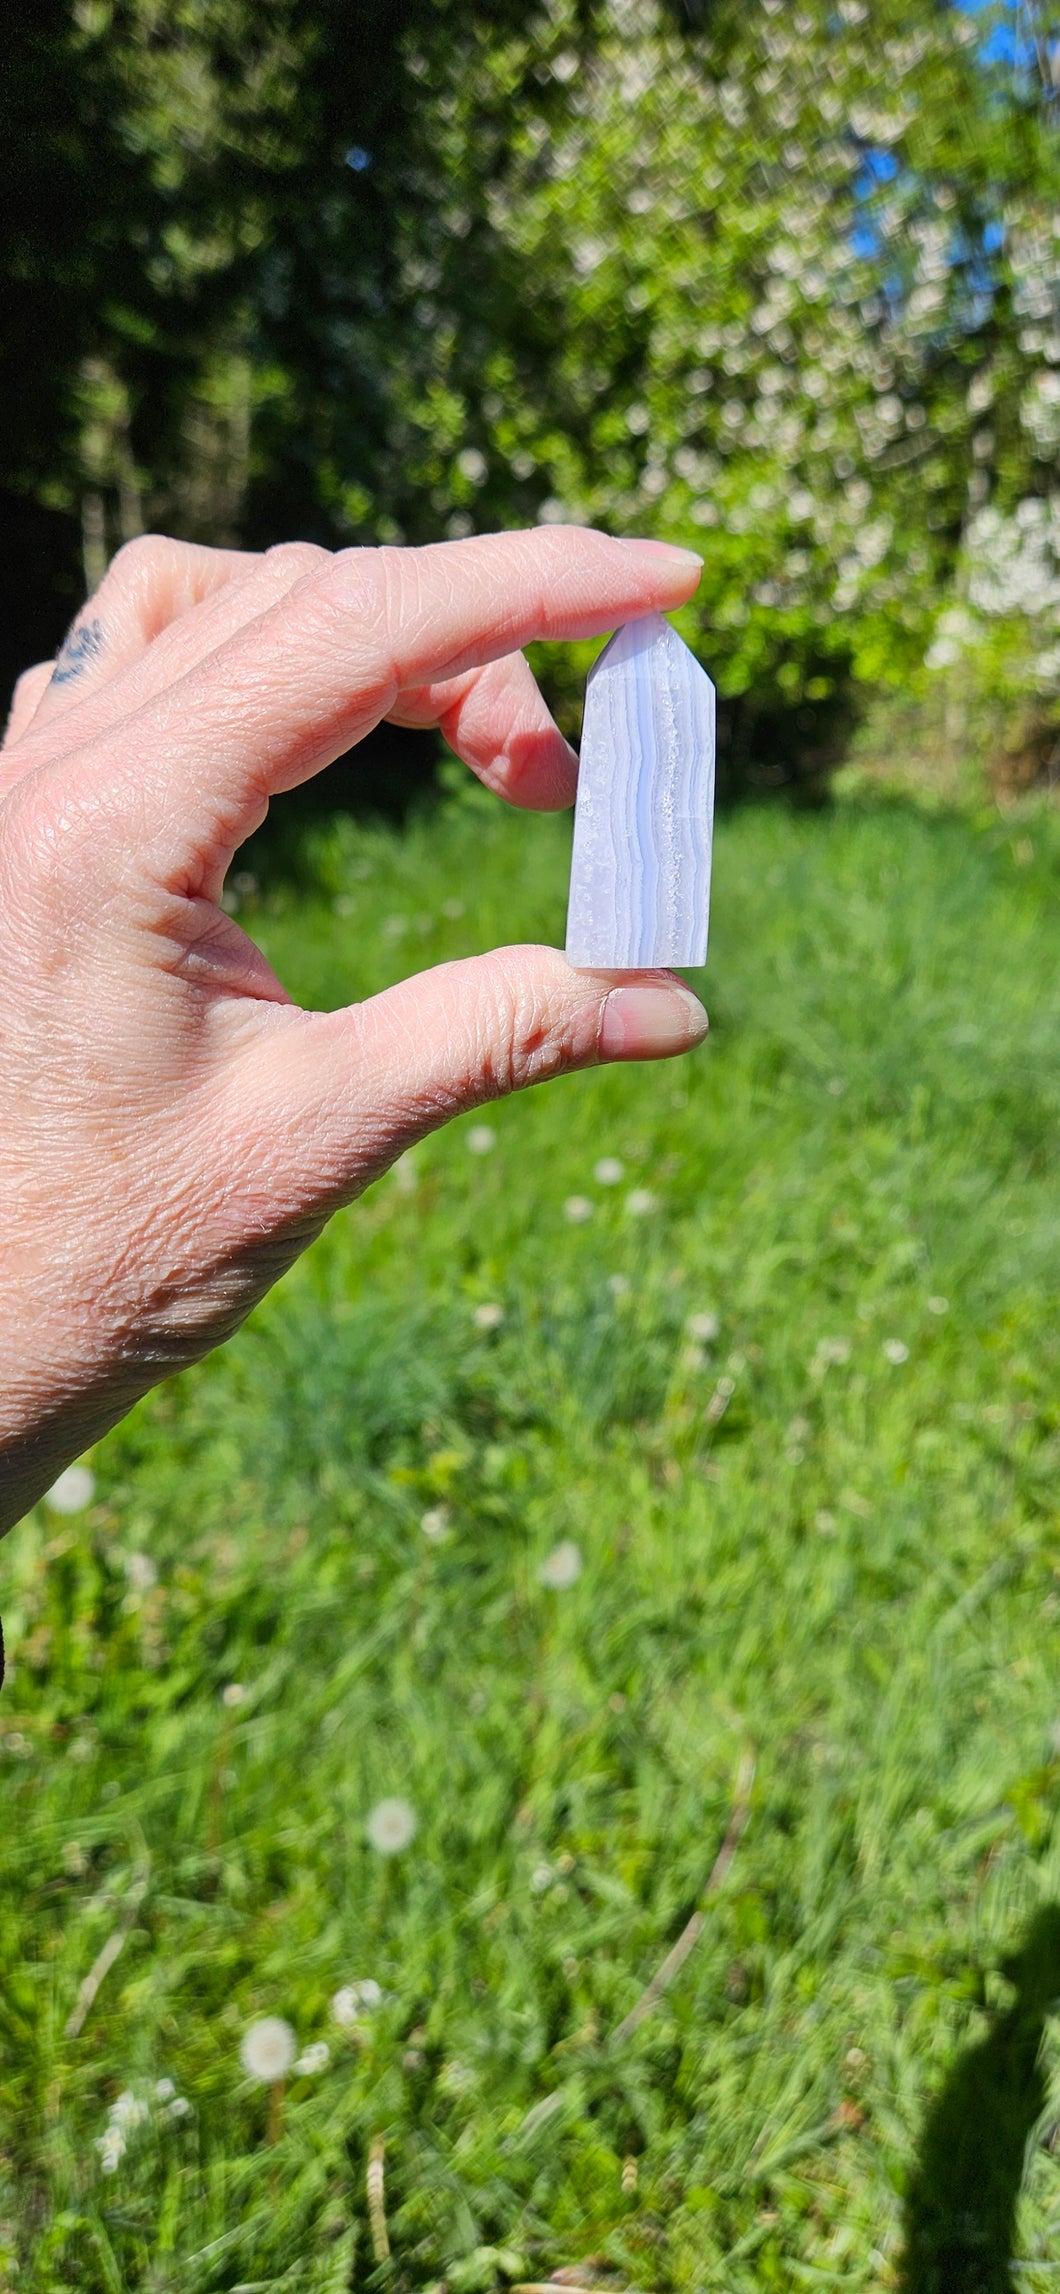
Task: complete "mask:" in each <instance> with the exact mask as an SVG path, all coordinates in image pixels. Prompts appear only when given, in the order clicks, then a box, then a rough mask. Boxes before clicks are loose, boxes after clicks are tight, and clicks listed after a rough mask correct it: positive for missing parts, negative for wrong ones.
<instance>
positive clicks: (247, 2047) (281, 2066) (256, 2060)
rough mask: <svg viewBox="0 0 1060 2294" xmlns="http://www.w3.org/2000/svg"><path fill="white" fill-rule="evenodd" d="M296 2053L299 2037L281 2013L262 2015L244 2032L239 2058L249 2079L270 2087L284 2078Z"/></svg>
mask: <svg viewBox="0 0 1060 2294" xmlns="http://www.w3.org/2000/svg"><path fill="white" fill-rule="evenodd" d="M297 2053H298V2041H297V2039H296V2038H295V2035H294V2032H293V2031H292V2029H291V2026H290V2024H289V2023H285V2022H284V2020H283V2017H282V2015H263V2016H262V2017H261V2019H260V2021H259V2022H257V2023H251V2024H249V2025H248V2027H247V2029H246V2031H244V2033H243V2039H242V2044H241V2046H240V2049H239V2060H240V2062H241V2063H242V2065H243V2069H244V2071H245V2072H246V2074H247V2077H248V2078H249V2079H258V2080H260V2082H261V2084H262V2085H263V2086H266V2087H271V2086H273V2085H274V2084H275V2082H276V2080H277V2079H284V2078H286V2076H287V2073H288V2071H289V2070H290V2068H291V2065H292V2063H293V2062H294V2059H295V2056H296V2055H297Z"/></svg>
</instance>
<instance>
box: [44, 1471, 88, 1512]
mask: <svg viewBox="0 0 1060 2294" xmlns="http://www.w3.org/2000/svg"><path fill="white" fill-rule="evenodd" d="M95 1494H96V1477H95V1474H94V1473H93V1471H92V1468H91V1466H67V1468H66V1472H65V1473H63V1474H60V1475H59V1479H58V1481H55V1482H53V1483H52V1486H51V1488H50V1490H46V1491H45V1496H44V1503H45V1505H47V1506H50V1508H51V1510H52V1512H53V1513H83V1512H84V1509H85V1507H86V1505H91V1503H92V1500H93V1498H94V1497H95Z"/></svg>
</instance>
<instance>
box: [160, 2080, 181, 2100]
mask: <svg viewBox="0 0 1060 2294" xmlns="http://www.w3.org/2000/svg"><path fill="white" fill-rule="evenodd" d="M176 2092H177V2090H176V2087H175V2086H174V2084H173V2081H172V2079H156V2080H155V2101H156V2103H169V2102H171V2101H172V2098H173V2096H174V2095H175V2094H176Z"/></svg>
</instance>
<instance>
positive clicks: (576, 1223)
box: [563, 1195, 593, 1227]
mask: <svg viewBox="0 0 1060 2294" xmlns="http://www.w3.org/2000/svg"><path fill="white" fill-rule="evenodd" d="M592 1215H593V1206H592V1204H591V1202H590V1201H589V1197H588V1195H568V1197H567V1200H566V1202H565V1203H564V1205H563V1216H564V1218H565V1219H569V1221H570V1224H571V1226H572V1227H580V1226H584V1224H585V1221H586V1219H591V1218H592Z"/></svg>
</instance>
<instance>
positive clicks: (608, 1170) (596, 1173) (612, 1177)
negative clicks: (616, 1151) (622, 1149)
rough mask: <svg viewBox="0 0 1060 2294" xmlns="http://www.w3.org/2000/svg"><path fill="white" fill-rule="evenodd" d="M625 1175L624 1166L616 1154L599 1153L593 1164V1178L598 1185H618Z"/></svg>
mask: <svg viewBox="0 0 1060 2294" xmlns="http://www.w3.org/2000/svg"><path fill="white" fill-rule="evenodd" d="M625 1176H626V1166H625V1164H624V1163H620V1162H619V1159H618V1156H617V1155H601V1157H600V1160H599V1162H598V1163H594V1165H593V1178H594V1179H595V1181H596V1184H597V1186H598V1187H620V1186H621V1184H622V1181H623V1179H624V1178H625Z"/></svg>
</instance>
